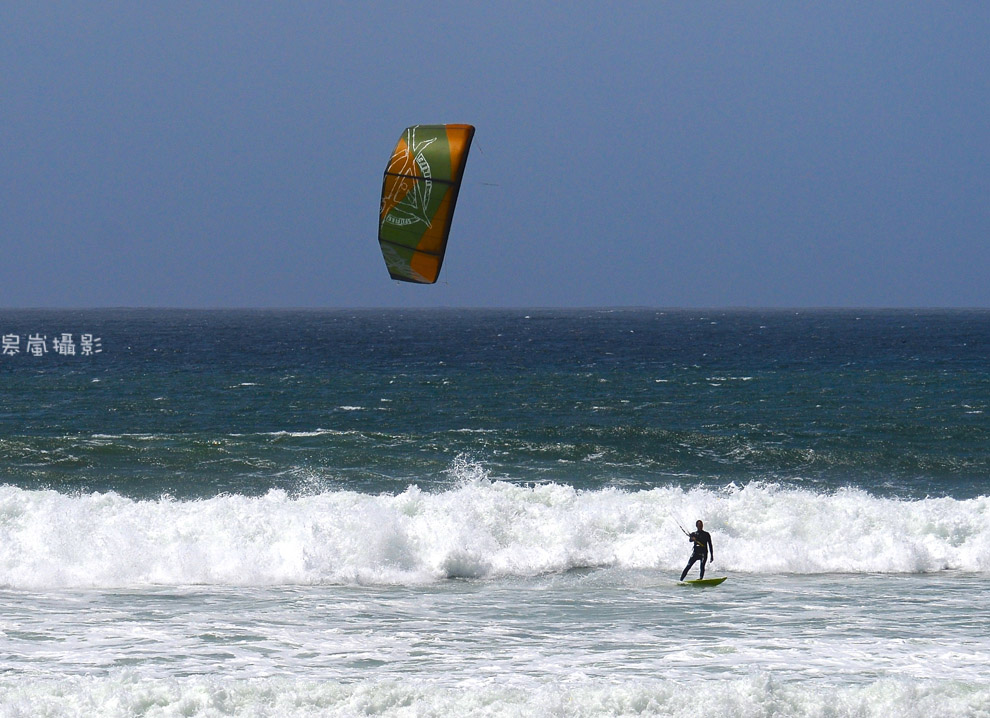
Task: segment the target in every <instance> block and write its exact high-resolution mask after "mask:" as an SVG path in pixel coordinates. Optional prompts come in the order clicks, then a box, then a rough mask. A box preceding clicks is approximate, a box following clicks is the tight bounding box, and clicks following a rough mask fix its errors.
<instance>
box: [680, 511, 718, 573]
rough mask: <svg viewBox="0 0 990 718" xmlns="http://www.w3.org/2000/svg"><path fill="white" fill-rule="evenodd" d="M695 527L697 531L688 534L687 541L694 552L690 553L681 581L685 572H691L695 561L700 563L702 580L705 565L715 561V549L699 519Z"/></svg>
mask: <svg viewBox="0 0 990 718" xmlns="http://www.w3.org/2000/svg"><path fill="white" fill-rule="evenodd" d="M695 526H697V527H698V530H697V531H692V532H691V533H690V534H688V540H689V541H690V542H691V544H692V546H694V551H693V552H692V553H691V560H690V561H688V565H687V566H685V567H684V571H683V572H681V580H682V581H683V580H684V577H685V576H687V572H688V571H690V570H691V567H692V566H694V562H695V561H701V576H700V578H704V577H705V564H706V563H707V562H708V561H709V560H712V561H714V560H715V547H714V546H712V535H711V534H710V533H708V532H707V531H705V528H704V524H703V523H702V522H701V519H698V521H697V522H696V523H695Z"/></svg>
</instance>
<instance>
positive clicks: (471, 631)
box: [0, 309, 990, 718]
mask: <svg viewBox="0 0 990 718" xmlns="http://www.w3.org/2000/svg"><path fill="white" fill-rule="evenodd" d="M0 337H2V346H0V351H2V353H0V397H2V403H0V716H395V717H399V716H402V717H405V716H437V717H440V716H459V717H466V716H581V717H584V716H589V717H590V716H692V717H694V716H699V715H709V716H724V717H729V718H734V717H743V716H821V717H826V716H827V717H836V718H838V717H844V716H856V717H866V716H891V715H898V716H902V717H908V716H924V717H926V718H928V717H931V716H988V715H990V620H988V617H990V591H988V580H990V489H988V479H990V417H988V411H990V361H988V360H990V311H983V310H973V311H962V310H958V311H936V310H924V311H922V310H918V311H908V310H897V311H894V310H890V311H879V310H855V311H854V310H842V311H831V310H816V311H810V310H801V311H784V310H774V311H769V310H768V311H755V310H753V311H748V310H735V311H723V310H706V311H702V310H690V311H689V310H676V311H675V310H671V311H662V310H654V309H614V310H611V309H601V310H596V309H585V310H556V309H532V310H455V309H444V310H425V309H423V310H370V309H369V310H327V311H315V310H314V311H303V310H299V311H288V310H286V311H262V310H251V311H249V310H244V311H226V310H216V311H185V310H125V309H119V310H86V311H56V310H30V311H28V310H16V311H15V310H3V311H0ZM698 519H702V520H703V521H704V523H705V528H706V529H707V530H708V531H710V532H711V534H712V539H713V547H714V560H713V561H712V563H710V564H709V566H708V568H707V572H706V575H707V576H728V580H727V581H726V582H725V583H723V584H721V585H720V586H718V587H715V588H696V587H691V586H682V585H678V581H677V579H678V577H679V575H680V571H681V569H682V568H683V567H684V565H685V563H686V562H687V559H688V558H689V556H690V553H691V551H690V545H689V543H688V540H687V539H686V537H685V535H684V533H683V532H682V527H683V528H687V529H688V530H691V529H692V527H693V526H694V522H695V521H696V520H698ZM697 575H698V567H697V566H695V567H694V568H693V569H692V574H691V577H696V576H697Z"/></svg>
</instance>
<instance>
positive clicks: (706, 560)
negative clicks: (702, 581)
mask: <svg viewBox="0 0 990 718" xmlns="http://www.w3.org/2000/svg"><path fill="white" fill-rule="evenodd" d="M706 563H708V554H705V555H704V556H702V557H701V575H700V576H699V577H698V578H704V577H705V564H706Z"/></svg>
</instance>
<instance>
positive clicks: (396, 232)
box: [378, 125, 474, 284]
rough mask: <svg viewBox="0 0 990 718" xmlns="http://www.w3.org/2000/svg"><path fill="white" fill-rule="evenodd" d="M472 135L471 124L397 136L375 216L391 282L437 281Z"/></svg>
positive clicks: (418, 127) (410, 129) (420, 127)
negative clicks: (380, 202) (380, 204)
mask: <svg viewBox="0 0 990 718" xmlns="http://www.w3.org/2000/svg"><path fill="white" fill-rule="evenodd" d="M473 137H474V127H473V126H471V125H413V126H412V127H407V128H406V130H405V131H404V132H403V133H402V136H401V137H400V138H399V142H398V144H397V145H396V146H395V151H394V152H392V158H391V159H390V160H389V162H388V166H387V167H386V168H385V178H384V180H383V182H382V207H381V213H380V215H379V218H378V242H379V244H381V247H382V256H383V257H385V265H386V266H387V267H388V273H389V275H390V276H391V277H392V279H398V280H401V281H404V282H418V283H420V284H433V283H434V282H436V281H437V277H438V276H439V275H440V266H441V265H442V264H443V255H444V252H445V251H446V250H447V236H448V235H449V234H450V220H451V218H452V217H453V216H454V205H456V204H457V193H458V190H460V187H461V177H462V176H463V174H464V165H465V163H466V162H467V156H468V150H470V149H471V140H472V138H473Z"/></svg>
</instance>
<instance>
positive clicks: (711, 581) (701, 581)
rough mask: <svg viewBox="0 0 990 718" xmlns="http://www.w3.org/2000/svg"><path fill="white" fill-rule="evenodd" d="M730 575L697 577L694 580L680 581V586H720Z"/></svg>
mask: <svg viewBox="0 0 990 718" xmlns="http://www.w3.org/2000/svg"><path fill="white" fill-rule="evenodd" d="M727 578H728V576H719V577H718V578H696V579H694V580H693V581H678V582H677V585H678V586H718V585H719V584H720V583H722V581H724V580H725V579H727Z"/></svg>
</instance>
